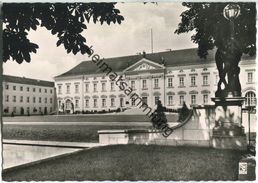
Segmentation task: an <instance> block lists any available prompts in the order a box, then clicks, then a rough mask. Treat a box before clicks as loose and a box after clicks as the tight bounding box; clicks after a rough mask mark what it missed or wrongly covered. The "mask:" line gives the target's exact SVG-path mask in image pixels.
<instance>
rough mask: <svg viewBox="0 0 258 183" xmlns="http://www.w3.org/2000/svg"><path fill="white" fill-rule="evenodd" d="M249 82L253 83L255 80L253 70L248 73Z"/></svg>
mask: <svg viewBox="0 0 258 183" xmlns="http://www.w3.org/2000/svg"><path fill="white" fill-rule="evenodd" d="M247 82H248V83H252V82H253V73H252V72H248V73H247Z"/></svg>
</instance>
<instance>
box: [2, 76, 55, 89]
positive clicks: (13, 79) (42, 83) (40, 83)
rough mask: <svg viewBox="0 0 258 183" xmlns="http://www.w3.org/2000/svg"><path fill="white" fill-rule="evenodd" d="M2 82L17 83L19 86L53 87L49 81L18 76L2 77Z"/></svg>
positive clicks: (52, 83)
mask: <svg viewBox="0 0 258 183" xmlns="http://www.w3.org/2000/svg"><path fill="white" fill-rule="evenodd" d="M2 77H3V79H2V80H3V81H4V82H9V83H19V84H26V85H36V86H46V87H54V86H55V84H54V82H51V81H43V80H38V79H31V78H25V77H18V76H10V75H3V76H2Z"/></svg>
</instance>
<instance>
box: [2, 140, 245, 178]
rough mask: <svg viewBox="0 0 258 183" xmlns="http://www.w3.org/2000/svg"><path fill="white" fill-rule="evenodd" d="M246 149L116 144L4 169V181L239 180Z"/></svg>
mask: <svg viewBox="0 0 258 183" xmlns="http://www.w3.org/2000/svg"><path fill="white" fill-rule="evenodd" d="M242 153H243V152H240V151H235V150H218V149H211V148H197V147H171V146H155V145H150V146H144V145H114V146H104V147H98V148H92V149H87V150H82V151H79V152H77V153H74V154H70V155H67V156H62V157H59V158H56V159H54V160H53V159H52V160H46V161H43V162H40V163H38V164H34V165H31V166H27V167H23V168H18V169H14V170H7V171H4V172H3V175H2V177H3V180H5V181H65V180H66V181H68V180H70V181H72V180H74V181H75V180H76V181H82V180H98V181H101V180H120V181H121V180H131V181H135V180H155V181H158V180H174V181H179V180H195V181H200V180H204V181H207V180H237V177H238V161H239V160H240V159H241V155H242Z"/></svg>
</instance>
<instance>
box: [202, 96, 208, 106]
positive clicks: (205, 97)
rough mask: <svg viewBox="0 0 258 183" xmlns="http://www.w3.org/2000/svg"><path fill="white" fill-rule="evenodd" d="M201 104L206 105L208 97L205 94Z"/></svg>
mask: <svg viewBox="0 0 258 183" xmlns="http://www.w3.org/2000/svg"><path fill="white" fill-rule="evenodd" d="M203 103H204V104H207V103H208V95H207V94H205V95H203Z"/></svg>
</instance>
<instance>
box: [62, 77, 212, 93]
mask: <svg viewBox="0 0 258 183" xmlns="http://www.w3.org/2000/svg"><path fill="white" fill-rule="evenodd" d="M172 79H173V78H168V84H167V86H168V87H169V88H171V87H173V80H172ZM191 85H192V86H195V85H196V82H195V77H191ZM203 85H208V76H206V75H205V76H203ZM179 86H180V87H183V86H185V83H184V77H179ZM131 88H132V89H136V87H135V81H134V80H132V81H131ZM154 88H159V79H158V78H155V79H154ZM110 89H111V91H115V83H114V82H111V83H110ZM142 89H147V80H146V79H143V80H142ZM70 90H71V85H70V84H67V85H66V94H70ZM101 91H102V92H105V91H107V89H106V83H104V82H103V83H101ZM85 92H86V93H87V92H89V83H85ZM93 92H98V91H97V83H93ZM75 93H79V84H75ZM58 94H62V85H58Z"/></svg>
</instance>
